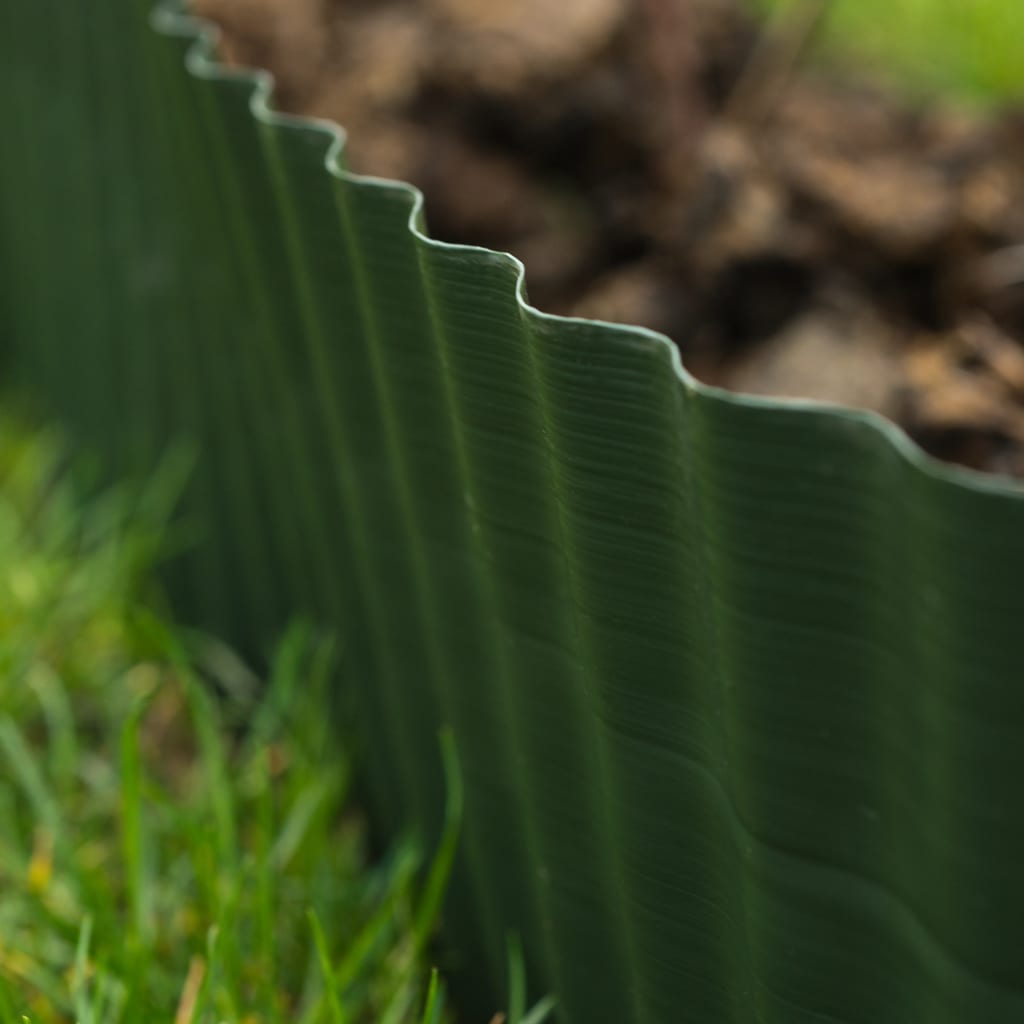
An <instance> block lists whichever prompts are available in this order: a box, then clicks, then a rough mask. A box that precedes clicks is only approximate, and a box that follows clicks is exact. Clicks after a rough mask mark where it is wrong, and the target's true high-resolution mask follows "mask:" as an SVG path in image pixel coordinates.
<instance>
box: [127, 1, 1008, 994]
mask: <svg viewBox="0 0 1024 1024" xmlns="http://www.w3.org/2000/svg"><path fill="white" fill-rule="evenodd" d="M143 2H145V0H143ZM186 3H187V0H158V2H157V5H156V6H155V8H153V9H152V10H151V12H150V16H149V21H150V25H151V27H152V28H153V29H154V30H156V31H157V32H158V33H160V34H162V35H165V36H169V37H174V38H180V39H182V40H184V41H185V42H191V45H190V46H189V47H188V48H187V50H186V55H185V67H186V68H187V70H188V71H189V72H190V73H191V74H193V75H194V76H195V77H197V78H199V79H202V80H205V81H211V82H218V81H220V82H232V83H248V84H249V85H251V86H252V90H253V91H252V96H251V98H250V102H249V107H250V111H251V113H252V115H253V117H254V118H255V119H256V120H257V121H258V122H260V123H262V124H264V125H266V126H268V127H281V128H290V129H300V130H303V131H310V130H314V131H319V132H322V133H323V134H324V135H325V136H326V137H327V141H328V143H329V145H328V148H327V151H326V154H325V157H324V167H325V170H326V171H327V172H328V173H329V174H331V175H332V176H334V177H335V178H338V179H340V180H341V181H344V182H346V183H350V184H355V185H360V186H371V187H379V188H381V189H386V190H389V191H392V192H399V193H402V194H404V195H405V196H406V197H407V199H408V201H409V204H410V212H409V218H408V229H409V231H410V233H411V234H412V235H413V236H414V237H415V238H416V239H417V240H418V241H419V242H421V243H423V244H425V245H427V246H428V247H432V248H434V249H437V250H442V251H448V252H460V253H466V254H471V255H475V257H476V258H477V259H479V260H480V261H481V263H491V264H493V263H495V262H497V263H500V264H504V265H505V266H507V267H509V268H511V269H512V270H514V272H515V281H516V284H515V294H516V299H517V301H518V304H519V306H520V308H521V309H522V310H523V311H524V313H525V314H526V315H528V316H529V317H533V318H536V319H538V320H541V321H543V322H548V323H552V324H556V325H557V324H559V323H563V322H564V323H575V324H583V325H587V326H589V327H593V328H596V329H597V331H598V332H600V333H603V334H605V335H606V336H607V337H608V338H609V339H611V338H618V339H623V338H633V339H636V340H642V341H645V342H647V343H648V344H650V345H651V346H653V347H655V348H659V349H662V350H663V351H665V352H666V354H667V355H668V357H669V360H670V365H671V367H672V371H673V373H674V374H675V376H676V378H677V380H678V382H679V383H680V384H681V385H682V386H683V387H684V389H685V390H686V391H687V393H688V394H690V395H692V396H699V397H703V398H709V399H711V400H712V401H714V402H717V403H724V404H726V405H730V406H733V407H739V408H747V409H760V410H763V411H765V412H768V413H770V412H772V411H778V412H780V413H786V414H792V413H796V414H798V415H806V416H815V417H824V418H830V419H833V420H835V421H841V422H844V423H846V424H848V425H850V426H852V427H853V428H854V429H857V430H858V431H861V432H865V433H867V434H869V435H871V436H872V437H873V438H876V439H877V441H876V451H878V452H881V451H882V449H881V448H880V447H878V446H882V445H885V446H887V447H888V449H889V450H890V451H892V452H894V453H895V454H896V455H898V456H899V457H901V458H902V460H903V462H904V463H905V464H906V465H908V466H909V467H910V468H911V470H913V471H915V472H918V473H920V474H922V475H923V476H925V477H928V478H930V479H933V480H936V481H938V482H940V483H941V484H943V485H945V486H948V487H952V488H960V489H962V490H964V491H967V492H972V493H976V494H979V495H987V496H992V497H995V498H996V499H997V500H1007V501H1012V502H1015V503H1017V502H1021V501H1024V481H1020V482H1018V481H1016V480H1013V479H1010V478H1007V477H999V476H996V475H993V474H988V473H983V472H980V471H977V470H971V469H967V468H963V467H958V466H951V465H949V464H947V463H943V462H941V461H940V460H938V459H936V458H934V457H933V456H931V455H929V454H928V453H927V452H925V451H924V450H923V449H922V448H921V447H920V446H919V445H918V444H917V443H916V442H915V441H913V439H912V438H911V437H910V436H909V435H908V434H907V433H906V432H905V431H904V430H903V429H902V428H901V427H899V426H898V425H897V424H896V423H894V422H893V421H892V420H889V419H887V418H886V417H885V416H882V415H881V414H879V413H875V412H871V411H869V410H864V409H857V408H853V407H849V406H844V405H839V404H835V403H829V402H822V401H814V400H805V399H780V398H773V397H764V396H758V395H745V394H738V393H735V392H731V391H727V390H725V389H723V388H718V387H713V386H710V385H706V384H703V383H702V382H700V381H698V380H697V379H696V378H695V377H693V376H692V375H691V374H690V373H689V371H688V370H687V369H686V368H685V366H684V365H683V362H682V357H681V354H680V351H679V348H678V347H677V346H676V345H675V343H674V342H672V340H671V339H670V338H669V337H668V336H666V335H664V334H661V333H659V332H657V331H653V330H650V329H648V328H644V327H639V326H634V325H622V324H612V323H608V322H605V321H600V320H592V319H588V318H583V317H563V316H557V315H554V314H551V313H546V312H544V311H543V310H541V309H538V308H537V307H535V306H533V305H531V304H530V303H529V302H528V300H527V298H526V267H525V265H524V263H523V262H522V261H521V260H520V259H518V258H517V257H516V256H514V255H513V254H511V253H504V252H497V251H495V250H492V249H488V248H485V247H482V246H472V245H461V244H453V243H449V242H444V241H440V240H438V239H434V238H431V237H430V236H429V235H428V234H426V233H425V232H424V231H423V230H422V228H421V224H422V223H423V208H424V202H425V200H424V196H423V193H422V192H421V191H420V190H419V189H418V188H416V187H415V186H414V185H411V184H409V183H407V182H402V181H395V180H391V179H386V178H380V177H373V176H366V175H357V174H353V173H351V172H350V171H348V170H346V169H345V167H344V166H343V163H342V154H343V152H344V149H345V145H346V143H347V133H346V132H345V129H344V128H343V127H342V126H340V125H338V124H336V123H335V122H333V121H329V120H325V119H323V118H313V117H305V116H298V115H293V114H286V113H282V112H279V111H276V110H274V109H273V108H272V107H271V105H270V104H271V99H272V97H273V92H274V76H273V75H272V74H271V73H270V72H269V71H265V70H258V69H247V68H243V69H235V68H229V67H227V66H225V65H223V64H222V63H220V62H219V61H218V60H217V58H216V49H217V44H218V42H219V39H220V35H221V30H220V29H219V28H218V27H217V26H216V25H215V24H214V23H212V22H210V21H208V20H206V19H202V18H199V17H196V16H194V15H191V14H188V13H186V11H185V10H184V4H186ZM702 770H704V771H707V769H706V768H703V769H702ZM708 774H711V775H712V784H713V786H714V787H715V789H716V790H717V796H718V798H719V799H720V800H722V801H723V803H724V805H725V807H726V811H725V813H726V815H727V816H729V815H730V811H731V810H732V804H731V800H730V798H729V796H728V794H727V793H725V792H724V791H723V787H722V784H721V782H720V780H718V779H717V778H715V777H714V776H713V773H710V772H708ZM732 825H733V827H734V828H735V827H737V826H736V823H735V822H732ZM739 828H741V829H742V828H743V825H742V823H740V824H739ZM766 849H768V850H771V851H772V852H774V853H778V852H780V851H778V850H776V849H775V848H774V847H772V846H771V845H770V844H768V845H767V846H766ZM807 863H808V865H810V866H814V867H816V868H821V867H823V866H822V865H814V864H813V863H812V862H810V861H807ZM837 870H838V871H839V873H842V874H844V875H845V876H847V878H848V879H849V880H850V881H852V882H854V883H855V884H856V885H857V886H858V887H859V888H860V889H861V890H862V892H863V894H864V896H865V897H866V898H871V897H872V896H874V897H875V898H881V899H883V900H886V901H887V902H889V903H890V909H893V910H895V912H896V914H897V915H898V916H899V917H900V919H901V927H902V928H903V929H905V930H909V932H910V933H912V936H913V941H914V942H915V943H916V944H917V947H918V949H917V951H918V952H919V953H920V952H921V951H922V950H924V951H925V952H926V955H931V956H937V957H938V958H939V959H941V960H942V961H943V962H944V964H945V966H946V967H948V968H952V969H954V970H956V971H958V972H961V973H962V974H967V975H969V976H972V977H973V978H974V979H975V980H978V981H980V982H981V983H982V985H984V986H985V987H987V988H990V989H991V990H993V991H995V992H1000V993H1003V994H1005V995H1009V996H1011V997H1014V998H1017V997H1020V996H1022V995H1024V990H1021V991H1018V990H1016V989H1010V988H1007V987H1005V986H1003V985H1001V984H998V983H993V982H992V981H991V980H990V979H987V978H984V977H983V976H980V975H977V974H975V973H974V971H973V969H972V968H970V967H969V966H967V965H965V964H963V963H962V962H961V961H960V960H959V958H958V957H957V956H956V954H955V953H953V952H952V951H951V950H950V949H948V948H947V946H946V944H945V943H944V942H943V941H942V940H941V939H940V938H939V937H938V936H936V935H935V934H933V932H932V931H931V929H930V928H929V927H928V926H927V925H926V924H925V923H924V922H923V921H921V920H920V918H919V917H918V915H917V914H916V912H915V911H914V909H913V908H912V907H910V906H908V905H907V903H906V902H905V901H904V900H903V899H902V898H901V897H900V896H899V895H897V894H895V893H893V892H892V891H890V890H889V889H888V888H887V887H886V886H885V885H884V884H880V883H878V882H877V880H875V879H870V878H866V877H863V876H860V875H858V874H856V873H853V872H846V871H843V870H842V869H837Z"/></svg>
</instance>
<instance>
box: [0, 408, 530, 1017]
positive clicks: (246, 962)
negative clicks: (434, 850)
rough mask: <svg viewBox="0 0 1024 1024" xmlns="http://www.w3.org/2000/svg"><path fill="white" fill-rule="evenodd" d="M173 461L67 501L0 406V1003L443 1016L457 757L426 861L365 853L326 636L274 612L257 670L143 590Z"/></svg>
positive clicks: (48, 1011)
mask: <svg viewBox="0 0 1024 1024" xmlns="http://www.w3.org/2000/svg"><path fill="white" fill-rule="evenodd" d="M173 475H174V474H173V473H172V474H170V475H169V476H168V475H166V474H165V476H164V477H162V478H160V479H158V480H157V482H156V483H155V484H154V485H153V486H152V487H150V488H149V489H148V490H147V491H145V492H136V493H130V492H129V491H128V490H125V489H121V490H111V491H106V492H104V493H101V494H97V495H94V496H92V497H90V498H88V499H84V498H83V497H82V494H81V492H80V491H79V490H77V489H76V487H75V486H74V484H73V482H72V479H71V474H70V473H69V471H68V468H67V459H66V458H65V452H64V448H63V446H62V444H61V442H60V440H59V438H58V437H57V436H56V435H54V434H52V433H48V432H45V431H42V432H33V431H29V430H26V429H23V428H21V427H19V426H17V425H15V424H13V423H11V422H9V421H2V422H0V764H2V766H3V768H2V774H0V780H2V781H0V1021H21V1020H22V1019H23V1016H24V1018H26V1019H28V1020H30V1021H31V1022H33V1024H56V1022H64V1021H72V1020H74V1021H78V1022H80V1024H115V1022H128V1024H134V1022H138V1021H147V1020H166V1021H174V1024H193V1022H206V1021H209V1022H213V1021H237V1022H239V1024H264V1022H267V1024H270V1022H277V1021H281V1022H283V1021H289V1022H300V1024H315V1022H321V1021H322V1022H325V1024H350V1022H351V1024H369V1022H378V1021H389V1022H391V1024H407V1022H410V1024H411V1022H413V1021H419V1020H427V1021H431V1022H440V1021H442V1020H444V1019H448V1018H447V1015H446V1013H445V1010H444V1008H443V988H442V986H440V985H439V983H438V982H437V980H436V978H435V979H434V980H431V974H430V971H429V963H428V961H427V959H426V954H427V948H426V947H427V939H428V938H429V937H430V936H431V935H432V934H433V931H434V929H435V926H436V920H437V917H438V915H439V912H440V902H441V894H442V893H443V890H444V887H445V884H446V881H447V873H448V870H449V868H450V865H451V858H452V854H453V851H454V845H455V841H456V836H457V831H458V827H459V815H460V810H461V805H460V803H459V792H460V791H459V788H458V785H457V781H458V780H457V778H455V776H453V777H452V780H451V782H452V786H451V789H452V797H451V799H450V807H449V814H448V818H447V822H446V827H445V832H444V836H443V837H442V841H441V846H440V849H439V851H438V854H437V856H436V858H435V860H434V863H433V865H432V866H431V865H425V864H423V863H422V858H421V854H420V852H419V850H418V848H417V846H416V845H415V844H414V843H413V842H412V841H411V840H410V841H406V842H400V843H399V844H398V845H396V846H395V847H394V849H393V850H392V851H391V853H390V855H389V856H387V857H386V858H385V859H384V860H383V861H382V862H380V863H376V864H372V865H371V864H370V862H369V860H368V856H367V850H366V837H365V829H364V827H363V824H362V822H361V820H360V818H359V817H358V815H357V814H356V813H354V812H353V811H352V810H351V808H350V807H349V804H348V796H349V766H348V764H347V762H346V760H345V758H344V756H343V754H342V752H341V751H339V750H338V748H337V741H336V736H335V733H334V732H333V731H332V729H331V725H330V722H329V720H328V717H327V716H325V715H324V714H323V713H322V711H323V707H324V706H325V702H326V701H327V694H326V692H325V690H326V687H327V684H328V680H329V678H330V674H331V665H332V661H333V655H334V651H333V649H332V644H331V642H330V641H329V640H325V639H324V638H321V637H317V636H315V635H314V634H313V633H312V631H310V630H308V629H305V628H302V627H296V628H294V629H292V630H291V631H290V632H289V633H288V634H287V635H286V636H285V638H284V639H283V641H282V642H281V644H280V646H279V649H278V654H277V658H276V661H275V663H274V666H273V670H272V672H271V678H270V679H269V681H268V682H267V684H266V685H262V684H260V683H259V682H258V681H256V680H253V679H251V678H250V677H249V676H248V675H247V673H246V671H245V669H244V667H243V666H241V665H240V663H239V662H238V661H237V659H234V658H233V657H232V656H230V652H226V651H225V650H224V649H223V648H221V647H219V646H218V645H217V643H216V642H215V641H213V640H211V639H209V638H204V637H198V636H192V635H186V634H182V633H181V632H180V631H176V630H175V629H174V628H172V627H171V626H169V625H168V623H167V622H165V621H163V620H162V619H161V618H160V617H159V616H158V615H156V614H155V613H154V612H153V611H151V610H150V608H151V607H152V602H150V603H149V604H147V603H146V602H144V601H143V596H144V595H143V591H144V588H145V586H146V581H147V579H148V578H149V572H150V570H151V569H152V567H153V563H154V560H155V559H156V558H157V557H158V556H159V553H160V551H161V548H162V544H163V538H165V536H166V527H167V522H168V517H169V514H170V509H171V508H172V506H173V500H172V499H173V496H174V495H173V489H174V488H173V485H172V484H170V483H168V480H169V479H171V477H173ZM446 751H447V754H446V756H447V758H448V761H449V764H450V765H451V763H452V760H453V757H454V752H453V751H452V750H451V749H450V744H449V745H447V746H446ZM455 774H456V775H457V772H456V773H455ZM421 869H422V870H421ZM517 998H519V999H520V1000H521V996H518V997H517ZM542 1009H543V1007H542Z"/></svg>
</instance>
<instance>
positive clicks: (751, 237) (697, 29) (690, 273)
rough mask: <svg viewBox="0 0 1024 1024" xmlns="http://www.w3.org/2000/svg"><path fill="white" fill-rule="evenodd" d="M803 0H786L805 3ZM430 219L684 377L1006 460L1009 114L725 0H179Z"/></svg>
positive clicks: (1017, 154) (554, 304)
mask: <svg viewBox="0 0 1024 1024" xmlns="http://www.w3.org/2000/svg"><path fill="white" fill-rule="evenodd" d="M816 6H818V0H807V2H806V3H805V5H804V10H805V11H807V12H812V13H813V10H814V9H815V7H816ZM195 7H196V8H197V9H198V11H199V12H200V13H202V14H205V15H208V16H210V17H212V18H214V19H215V20H217V21H219V22H220V23H221V24H222V25H223V26H224V28H225V37H224V41H223V44H222V48H223V55H224V57H225V59H227V60H228V61H230V62H233V63H238V64H243V65H256V66H262V67H268V68H270V69H271V70H272V71H274V72H275V74H276V75H277V78H278V83H279V93H278V103H279V105H280V106H282V107H283V108H285V109H288V110H291V111H295V112H299V113H308V114H316V115H318V116H321V117H327V118H331V119H334V120H336V121H338V122H340V123H342V124H344V125H345V126H346V127H347V129H348V130H349V137H350V149H349V162H350V165H351V167H352V168H353V169H354V170H357V171H360V172H365V173H372V174H376V175H382V176H388V177H395V178H401V179H404V180H408V181H412V182H414V183H416V184H417V185H419V186H420V187H421V188H422V189H423V191H424V192H425V193H426V196H427V207H426V210H427V217H428V220H429V223H430V226H431V230H432V233H433V234H434V235H435V236H436V237H438V238H443V239H445V240H448V241H461V242H475V243H480V244H485V245H488V246H491V247H493V248H498V249H505V250H509V251H511V252H514V253H515V254H516V255H518V256H519V257H521V258H522V259H523V260H524V261H525V263H526V266H527V282H528V288H529V292H530V297H531V301H533V302H534V303H536V304H537V305H538V306H540V307H541V308H543V309H546V310H548V311H551V312H558V313H567V314H575V315H585V316H594V317H599V318H603V319H609V320H616V321H623V322H628V323H637V324H643V325H645V326H648V327H652V328H655V329H657V330H660V331H664V332H665V333H667V334H669V335H670V336H671V337H672V338H673V339H674V340H675V341H676V343H677V344H678V345H679V347H680V348H681V350H682V353H683V358H684V361H685V363H686V365H687V367H688V368H689V369H690V370H691V371H692V372H693V373H695V374H696V375H697V376H698V377H699V378H701V379H702V380H705V381H707V382H710V383H715V384H720V385H723V386H725V387H728V388H732V389H735V390H738V391H745V392H755V393H759V394H772V395H789V396H795V397H807V398H821V399H827V400H831V401H836V402H842V403H845V404H849V405H855V406H860V407H866V408H870V409H875V410H877V411H879V412H882V413H884V414H885V415H887V416H889V417H890V418H892V419H894V420H896V421H897V422H898V423H900V424H901V425H902V426H903V427H904V428H905V429H906V430H907V431H908V432H909V433H910V434H911V436H913V437H914V438H916V439H917V440H918V441H919V442H920V443H921V444H922V445H923V446H924V447H925V448H926V449H927V450H929V451H931V452H933V453H934V454H936V455H938V456H940V457H942V458H945V459H948V460H950V461H954V462H959V463H962V464H965V465H969V466H973V467H976V468H980V469H985V470H989V471H992V472H999V473H1007V474H1013V475H1016V476H1024V347H1022V342H1024V174H1022V173H1021V167H1022V166H1024V113H1022V112H1019V111H1017V112H1015V111H1007V112H1005V113H1002V114H999V115H987V116H982V115H969V114H966V113H964V112H962V111H958V110H955V109H952V108H950V107H947V106H941V105H938V104H930V105H918V106H916V107H911V106H909V105H907V104H906V103H902V102H900V101H898V100H896V99H894V98H893V97H892V96H891V95H889V94H886V93H885V92H883V91H880V90H878V89H876V88H872V87H871V86H870V85H869V84H865V83H857V82H851V81H850V80H849V79H848V78H847V79H846V80H845V81H839V80H838V79H837V78H835V77H834V76H829V75H828V74H826V73H823V72H822V70H821V69H819V70H818V71H816V72H811V71H808V70H807V68H806V66H805V63H806V62H805V61H803V60H802V46H803V43H804V42H805V41H806V38H807V35H808V33H807V32H806V31H805V28H806V26H805V25H802V24H800V23H799V22H797V21H796V20H795V19H792V18H791V19H790V20H789V21H788V22H786V23H784V24H780V25H776V26H775V27H774V28H773V29H772V30H770V31H767V32H764V31H759V30H758V28H757V27H756V25H755V23H754V22H753V21H752V20H751V19H750V18H749V16H748V15H747V14H746V13H745V8H744V7H743V6H742V4H741V2H740V0H633V2H630V0H558V2H557V3H551V2H550V0H516V2H515V3H512V2H500V0H195Z"/></svg>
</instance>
